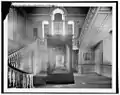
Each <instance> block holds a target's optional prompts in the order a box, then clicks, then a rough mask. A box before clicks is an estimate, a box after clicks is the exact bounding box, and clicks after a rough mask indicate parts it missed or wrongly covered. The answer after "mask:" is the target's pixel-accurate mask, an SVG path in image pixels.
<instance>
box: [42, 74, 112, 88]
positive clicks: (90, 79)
mask: <svg viewBox="0 0 120 95" xmlns="http://www.w3.org/2000/svg"><path fill="white" fill-rule="evenodd" d="M74 80H75V83H74V84H58V85H57V84H47V85H45V86H41V87H43V88H111V87H112V85H111V81H112V79H111V78H107V77H105V76H100V75H97V74H82V75H79V74H74Z"/></svg>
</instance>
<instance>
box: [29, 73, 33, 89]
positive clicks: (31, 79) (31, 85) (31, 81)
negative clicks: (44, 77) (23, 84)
mask: <svg viewBox="0 0 120 95" xmlns="http://www.w3.org/2000/svg"><path fill="white" fill-rule="evenodd" d="M29 76H30V88H32V87H33V76H32V75H31V74H30V75H29Z"/></svg>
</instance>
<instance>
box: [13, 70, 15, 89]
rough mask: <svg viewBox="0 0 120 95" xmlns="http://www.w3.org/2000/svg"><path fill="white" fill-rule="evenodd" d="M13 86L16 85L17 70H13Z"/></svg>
mask: <svg viewBox="0 0 120 95" xmlns="http://www.w3.org/2000/svg"><path fill="white" fill-rule="evenodd" d="M13 87H15V71H14V70H13Z"/></svg>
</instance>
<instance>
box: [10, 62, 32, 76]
mask: <svg viewBox="0 0 120 95" xmlns="http://www.w3.org/2000/svg"><path fill="white" fill-rule="evenodd" d="M8 67H10V68H12V69H13V70H15V71H18V72H21V73H25V74H32V73H29V72H25V71H22V70H20V69H18V68H15V67H13V66H11V65H10V64H8Z"/></svg>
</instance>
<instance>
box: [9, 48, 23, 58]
mask: <svg viewBox="0 0 120 95" xmlns="http://www.w3.org/2000/svg"><path fill="white" fill-rule="evenodd" d="M24 47H25V46H22V47H20V48H18V49H15V50H13V51H12V52H8V56H10V55H11V54H13V53H15V52H17V51H19V50H21V49H23V48H24Z"/></svg>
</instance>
